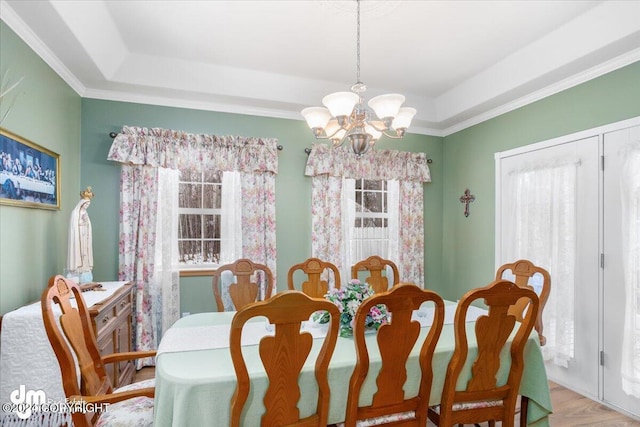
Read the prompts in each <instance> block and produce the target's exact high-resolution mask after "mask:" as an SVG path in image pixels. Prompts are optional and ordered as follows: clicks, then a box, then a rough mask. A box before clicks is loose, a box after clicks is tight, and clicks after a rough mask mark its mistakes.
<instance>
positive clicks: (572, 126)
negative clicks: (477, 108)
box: [442, 62, 640, 299]
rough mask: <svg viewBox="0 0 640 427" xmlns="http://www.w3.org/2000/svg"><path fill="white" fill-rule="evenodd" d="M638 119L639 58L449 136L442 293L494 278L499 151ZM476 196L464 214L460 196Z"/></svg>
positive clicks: (457, 293)
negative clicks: (468, 212) (496, 155)
mask: <svg viewBox="0 0 640 427" xmlns="http://www.w3.org/2000/svg"><path fill="white" fill-rule="evenodd" d="M635 116H640V62H636V63H634V64H631V65H628V66H626V67H624V68H621V69H619V70H617V71H614V72H611V73H608V74H606V75H604V76H601V77H599V78H596V79H594V80H591V81H589V82H586V83H583V84H581V85H579V86H576V87H574V88H571V89H568V90H566V91H563V92H561V93H558V94H556V95H553V96H550V97H547V98H545V99H542V100H540V101H537V102H535V103H533V104H530V105H527V106H525V107H522V108H519V109H517V110H514V111H512V112H510V113H506V114H503V115H501V116H499V117H496V118H494V119H492V120H488V121H486V122H484V123H481V124H478V125H476V126H473V127H470V128H467V129H465V130H463V131H460V132H457V133H455V134H452V135H449V136H447V137H445V141H444V191H443V193H444V194H445V195H446V196H445V198H444V200H443V209H444V215H443V222H442V228H443V233H444V240H443V245H442V248H443V261H444V262H443V266H442V272H443V283H445V284H447V285H448V288H447V289H443V290H442V296H443V297H444V298H450V299H457V298H459V297H460V296H462V294H463V293H464V292H465V291H467V290H469V289H471V288H474V287H478V286H484V285H486V284H488V283H489V282H490V281H491V280H493V278H494V276H495V269H494V267H495V266H494V262H495V261H494V254H495V241H494V231H495V219H494V216H495V178H494V174H495V167H494V153H496V152H500V151H505V150H509V149H512V148H515V147H520V146H523V145H528V144H532V143H535V142H539V141H544V140H547V139H550V138H554V137H559V136H562V135H567V134H571V133H574V132H578V131H581V130H586V129H590V128H594V127H597V126H601V125H605V124H608V123H613V122H617V121H620V120H624V119H628V118H631V117H635ZM466 188H469V189H470V190H471V193H472V194H473V195H475V196H476V200H475V202H473V203H471V205H470V209H471V215H470V216H469V217H468V218H465V217H464V216H463V214H462V211H463V205H462V204H461V203H460V201H459V198H460V196H461V195H462V194H463V192H464V190H465V189H466Z"/></svg>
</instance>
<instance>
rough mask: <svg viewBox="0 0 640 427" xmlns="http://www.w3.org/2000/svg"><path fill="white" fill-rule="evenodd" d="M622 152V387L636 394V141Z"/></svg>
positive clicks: (639, 299) (639, 377)
mask: <svg viewBox="0 0 640 427" xmlns="http://www.w3.org/2000/svg"><path fill="white" fill-rule="evenodd" d="M625 151H626V152H625V153H624V154H625V156H624V158H625V159H626V161H625V163H624V165H623V169H622V173H621V181H620V189H621V196H622V197H621V202H622V222H621V229H622V236H621V237H622V248H623V250H622V253H623V255H624V258H623V260H622V261H623V262H622V265H623V268H624V287H625V294H626V298H625V301H626V302H625V307H624V309H625V322H624V331H623V341H622V389H623V390H624V392H625V393H627V394H629V395H632V396H635V397H638V398H640V144H638V142H637V141H636V142H634V143H633V145H630V146H629V147H628V148H627V149H626V150H625Z"/></svg>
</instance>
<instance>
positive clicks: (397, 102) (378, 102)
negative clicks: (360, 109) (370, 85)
mask: <svg viewBox="0 0 640 427" xmlns="http://www.w3.org/2000/svg"><path fill="white" fill-rule="evenodd" d="M403 102H404V95H400V94H399V93H389V94H387V95H379V96H376V97H375V98H371V99H370V100H369V107H371V109H372V110H373V111H374V113H376V116H378V118H379V119H385V118H388V117H392V118H393V117H395V116H397V115H398V111H399V110H400V107H401V106H402V103H403Z"/></svg>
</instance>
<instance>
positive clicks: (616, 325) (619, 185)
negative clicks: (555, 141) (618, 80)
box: [603, 126, 640, 417]
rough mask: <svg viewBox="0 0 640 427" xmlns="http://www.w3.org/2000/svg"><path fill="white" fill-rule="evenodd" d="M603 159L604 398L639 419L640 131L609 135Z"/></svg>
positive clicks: (618, 132) (605, 141)
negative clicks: (624, 382) (624, 378)
mask: <svg viewBox="0 0 640 427" xmlns="http://www.w3.org/2000/svg"><path fill="white" fill-rule="evenodd" d="M604 159H605V168H604V187H603V192H604V211H603V217H604V260H605V262H604V287H603V297H604V304H603V311H604V316H603V319H604V333H603V351H604V366H603V399H604V400H605V401H606V402H607V403H609V404H611V405H614V406H617V407H619V408H622V409H624V410H626V411H629V412H631V413H633V414H635V415H636V416H639V417H640V309H639V307H640V126H635V127H630V128H627V129H622V130H619V131H616V132H610V133H606V134H605V135H604ZM625 240H626V241H625ZM625 268H627V269H628V270H627V274H626V275H625ZM624 357H626V358H627V362H626V368H623V365H624V363H623V358H624ZM623 374H624V375H626V376H627V381H626V386H623V380H622V377H623ZM634 384H635V385H634ZM625 388H626V390H625ZM634 388H635V391H634ZM634 393H635V395H634Z"/></svg>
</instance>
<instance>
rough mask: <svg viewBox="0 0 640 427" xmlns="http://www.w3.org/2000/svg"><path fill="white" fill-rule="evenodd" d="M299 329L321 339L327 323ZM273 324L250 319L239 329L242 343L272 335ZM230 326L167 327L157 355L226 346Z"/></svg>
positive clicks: (325, 332) (305, 325) (303, 324)
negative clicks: (250, 320)
mask: <svg viewBox="0 0 640 427" xmlns="http://www.w3.org/2000/svg"><path fill="white" fill-rule="evenodd" d="M301 329H302V331H304V332H309V333H310V334H311V336H312V337H313V338H323V337H324V336H325V335H326V334H327V329H328V325H321V324H318V323H316V322H312V321H308V322H302V327H301ZM273 334H274V329H273V326H272V325H270V324H269V323H267V321H266V320H265V321H258V322H249V323H247V324H245V326H244V328H243V329H242V339H241V342H242V345H245V346H246V345H257V344H258V343H259V342H260V340H261V339H262V338H263V337H266V336H268V335H271V336H273ZM229 335H230V328H229V325H212V326H193V327H184V328H170V329H169V330H168V331H167V332H165V334H164V336H163V337H162V341H160V345H159V346H158V351H157V353H156V357H158V356H160V355H161V354H162V353H171V352H176V351H194V350H210V349H214V348H228V347H229Z"/></svg>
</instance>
